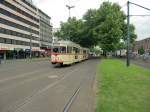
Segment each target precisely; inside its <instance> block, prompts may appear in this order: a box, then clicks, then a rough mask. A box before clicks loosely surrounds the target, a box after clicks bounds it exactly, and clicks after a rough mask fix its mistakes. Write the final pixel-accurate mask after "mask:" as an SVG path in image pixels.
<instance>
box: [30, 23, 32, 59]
mask: <svg viewBox="0 0 150 112" xmlns="http://www.w3.org/2000/svg"><path fill="white" fill-rule="evenodd" d="M30 29H31V32H30V59H31V58H32V27H31V26H30Z"/></svg>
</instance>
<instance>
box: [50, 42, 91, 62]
mask: <svg viewBox="0 0 150 112" xmlns="http://www.w3.org/2000/svg"><path fill="white" fill-rule="evenodd" d="M88 54H89V49H87V48H83V47H81V46H80V45H78V44H75V43H73V42H71V41H58V42H57V43H54V44H53V48H52V52H51V63H52V64H61V65H68V64H72V63H76V62H80V61H82V60H86V59H88Z"/></svg>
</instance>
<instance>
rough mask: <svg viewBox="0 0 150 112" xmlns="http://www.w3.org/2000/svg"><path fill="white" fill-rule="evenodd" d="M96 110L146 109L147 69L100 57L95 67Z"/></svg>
mask: <svg viewBox="0 0 150 112" xmlns="http://www.w3.org/2000/svg"><path fill="white" fill-rule="evenodd" d="M96 95H97V96H96V97H97V99H96V112H150V70H146V69H143V68H141V67H138V66H135V65H131V67H129V68H127V67H126V66H125V63H124V62H123V61H120V60H117V59H103V60H102V61H101V63H100V64H99V66H98V70H97V94H96Z"/></svg>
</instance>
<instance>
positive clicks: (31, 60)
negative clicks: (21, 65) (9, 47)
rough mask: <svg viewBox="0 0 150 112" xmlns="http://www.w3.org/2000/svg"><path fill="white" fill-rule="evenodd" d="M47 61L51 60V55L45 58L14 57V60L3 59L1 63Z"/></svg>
mask: <svg viewBox="0 0 150 112" xmlns="http://www.w3.org/2000/svg"><path fill="white" fill-rule="evenodd" d="M44 60H45V61H46V60H50V57H44V58H32V59H30V58H27V59H12V60H1V64H11V63H18V62H34V61H44Z"/></svg>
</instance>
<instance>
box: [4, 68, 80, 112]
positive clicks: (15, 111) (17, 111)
mask: <svg viewBox="0 0 150 112" xmlns="http://www.w3.org/2000/svg"><path fill="white" fill-rule="evenodd" d="M77 70H78V68H77V69H75V70H73V71H71V72H69V73H66V75H64V76H63V77H62V78H61V79H58V80H57V81H55V82H53V83H51V84H49V85H48V86H46V87H45V88H43V89H41V90H39V91H37V92H36V93H34V94H32V95H31V96H28V97H26V98H25V99H24V101H23V102H22V103H19V105H13V106H10V107H8V108H7V109H8V110H9V111H10V110H11V111H12V112H20V109H21V108H22V107H23V106H24V105H25V104H28V103H30V102H31V101H32V100H33V99H34V98H36V97H37V96H39V95H41V94H42V93H43V92H45V91H47V90H48V89H49V88H52V87H54V86H55V85H57V84H58V83H60V82H61V81H63V80H64V79H66V78H67V77H69V76H70V75H71V74H72V73H74V72H76V71H77Z"/></svg>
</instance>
